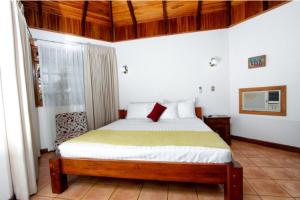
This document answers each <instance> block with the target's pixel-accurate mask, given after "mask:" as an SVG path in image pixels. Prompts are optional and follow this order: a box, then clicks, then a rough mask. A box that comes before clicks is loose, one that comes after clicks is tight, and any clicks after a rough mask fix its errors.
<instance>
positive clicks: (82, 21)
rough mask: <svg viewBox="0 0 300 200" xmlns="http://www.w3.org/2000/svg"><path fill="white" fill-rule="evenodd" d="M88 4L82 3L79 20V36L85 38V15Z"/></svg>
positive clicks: (86, 2)
mask: <svg viewBox="0 0 300 200" xmlns="http://www.w3.org/2000/svg"><path fill="white" fill-rule="evenodd" d="M88 6H89V2H88V1H84V5H83V10H82V18H81V35H82V36H85V24H86V14H87V10H88Z"/></svg>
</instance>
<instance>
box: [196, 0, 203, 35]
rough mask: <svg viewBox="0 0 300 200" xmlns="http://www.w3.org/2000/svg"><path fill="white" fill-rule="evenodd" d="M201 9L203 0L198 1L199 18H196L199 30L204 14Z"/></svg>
mask: <svg viewBox="0 0 300 200" xmlns="http://www.w3.org/2000/svg"><path fill="white" fill-rule="evenodd" d="M201 11H202V1H198V8H197V18H196V23H197V26H196V27H197V30H200V29H201V15H202V12H201Z"/></svg>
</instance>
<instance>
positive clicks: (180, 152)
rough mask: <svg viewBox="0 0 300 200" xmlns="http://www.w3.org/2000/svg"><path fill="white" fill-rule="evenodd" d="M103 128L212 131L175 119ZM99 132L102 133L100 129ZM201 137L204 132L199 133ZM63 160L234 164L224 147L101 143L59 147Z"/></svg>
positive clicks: (196, 122) (126, 121) (127, 122)
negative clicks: (88, 159) (90, 159)
mask: <svg viewBox="0 0 300 200" xmlns="http://www.w3.org/2000/svg"><path fill="white" fill-rule="evenodd" d="M100 129H105V130H151V131H172V130H174V131H211V129H210V128H209V127H208V126H207V125H206V124H205V123H204V122H203V121H202V120H200V119H198V118H190V119H172V120H160V121H159V122H156V123H154V122H152V121H150V120H148V119H124V120H118V121H116V122H113V123H111V124H109V125H107V126H104V127H102V128H100ZM100 129H99V130H100ZM199 134H201V133H199ZM59 151H60V154H61V156H62V157H69V158H92V159H117V160H145V161H168V162H195V163H197V162H199V163H200V162H201V163H226V162H230V161H231V151H230V150H229V149H222V148H208V147H191V146H184V147H183V146H158V147H153V146H142V147H141V146H120V145H109V144H101V143H93V144H91V143H84V142H81V143H68V142H64V143H62V144H61V145H60V146H59Z"/></svg>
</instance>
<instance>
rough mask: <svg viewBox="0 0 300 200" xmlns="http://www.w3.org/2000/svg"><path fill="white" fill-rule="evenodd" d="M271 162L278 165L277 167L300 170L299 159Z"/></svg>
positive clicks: (276, 159) (277, 159) (274, 160)
mask: <svg viewBox="0 0 300 200" xmlns="http://www.w3.org/2000/svg"><path fill="white" fill-rule="evenodd" d="M299 156H300V155H299ZM271 160H272V161H273V162H275V163H276V166H277V167H290V168H300V163H298V162H297V159H292V158H289V159H280V158H272V159H271Z"/></svg>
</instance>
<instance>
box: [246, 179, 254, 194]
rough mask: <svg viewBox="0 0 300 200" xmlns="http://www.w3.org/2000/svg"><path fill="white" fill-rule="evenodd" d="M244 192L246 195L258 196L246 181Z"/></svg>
mask: <svg viewBox="0 0 300 200" xmlns="http://www.w3.org/2000/svg"><path fill="white" fill-rule="evenodd" d="M243 192H244V194H245V195H246V194H250V195H256V192H255V191H254V190H253V188H252V187H251V186H250V185H249V183H248V182H247V181H246V180H245V179H244V180H243Z"/></svg>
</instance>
